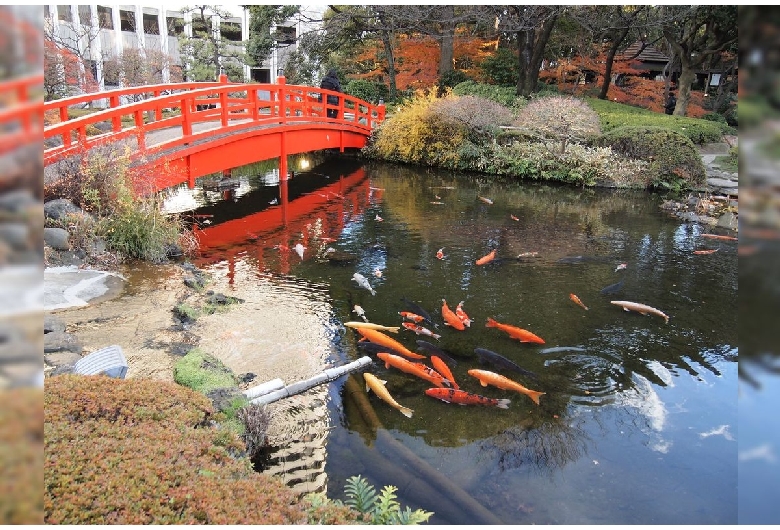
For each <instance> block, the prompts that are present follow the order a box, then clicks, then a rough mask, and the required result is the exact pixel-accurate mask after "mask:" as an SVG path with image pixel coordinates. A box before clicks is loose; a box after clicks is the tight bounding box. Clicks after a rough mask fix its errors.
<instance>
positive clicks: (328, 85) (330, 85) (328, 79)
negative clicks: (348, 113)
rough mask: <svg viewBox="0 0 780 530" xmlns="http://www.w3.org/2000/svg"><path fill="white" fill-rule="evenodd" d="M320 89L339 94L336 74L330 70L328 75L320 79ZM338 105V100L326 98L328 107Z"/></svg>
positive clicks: (339, 88) (339, 85) (334, 97)
mask: <svg viewBox="0 0 780 530" xmlns="http://www.w3.org/2000/svg"><path fill="white" fill-rule="evenodd" d="M320 88H324V89H326V90H335V91H336V92H341V83H340V82H339V78H338V77H336V72H334V71H333V70H331V71H330V72H328V75H326V76H325V77H323V78H322V81H321V82H320ZM338 104H339V98H337V97H336V96H330V95H329V96H328V105H338Z"/></svg>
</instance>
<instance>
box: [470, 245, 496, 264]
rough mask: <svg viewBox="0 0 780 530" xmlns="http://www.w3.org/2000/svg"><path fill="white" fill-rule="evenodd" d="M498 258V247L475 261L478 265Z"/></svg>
mask: <svg viewBox="0 0 780 530" xmlns="http://www.w3.org/2000/svg"><path fill="white" fill-rule="evenodd" d="M494 259H496V249H493V250H491V251H490V252H489V253H488V254H485V255H484V256H482V257H481V258H479V259H478V260H477V261H476V262H475V263H476V264H477V265H485V264H487V263H490V262H491V261H493V260H494Z"/></svg>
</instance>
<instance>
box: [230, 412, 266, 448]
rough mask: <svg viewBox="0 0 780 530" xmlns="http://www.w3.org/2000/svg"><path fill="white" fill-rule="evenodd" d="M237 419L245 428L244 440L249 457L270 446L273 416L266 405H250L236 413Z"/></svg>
mask: <svg viewBox="0 0 780 530" xmlns="http://www.w3.org/2000/svg"><path fill="white" fill-rule="evenodd" d="M236 418H237V419H238V421H240V422H241V424H242V425H243V426H244V434H243V435H242V439H243V440H244V445H246V452H247V454H249V457H250V458H252V457H254V455H255V454H256V453H257V452H258V451H259V450H261V449H263V448H264V447H266V446H267V445H268V425H269V424H270V423H271V415H270V414H269V412H268V410H267V409H266V407H265V406H264V405H258V404H254V403H250V404H248V405H246V406H244V407H242V408H241V409H239V410H238V411H237V413H236Z"/></svg>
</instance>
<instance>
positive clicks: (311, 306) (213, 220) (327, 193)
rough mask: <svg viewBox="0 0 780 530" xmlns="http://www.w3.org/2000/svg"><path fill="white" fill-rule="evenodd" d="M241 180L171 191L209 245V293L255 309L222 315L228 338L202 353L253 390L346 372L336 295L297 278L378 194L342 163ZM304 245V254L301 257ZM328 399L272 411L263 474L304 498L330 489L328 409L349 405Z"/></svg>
mask: <svg viewBox="0 0 780 530" xmlns="http://www.w3.org/2000/svg"><path fill="white" fill-rule="evenodd" d="M239 173H240V171H239V170H234V171H233V172H232V173H227V174H226V175H224V176H225V177H226V178H225V179H224V180H221V177H222V175H217V176H212V177H208V178H205V179H200V180H199V181H198V182H197V184H196V187H195V189H189V188H184V187H182V188H178V189H176V190H169V191H175V192H176V193H175V194H170V195H169V198H168V200H167V201H166V208H165V209H166V210H167V211H179V213H184V211H183V210H186V215H187V216H191V218H192V219H193V232H194V234H195V235H196V237H197V238H198V240H199V243H200V251H199V254H198V256H197V257H195V258H194V259H193V263H194V264H195V265H196V266H198V268H200V269H201V270H204V271H205V272H208V273H210V274H211V276H212V278H213V281H214V283H213V284H211V285H210V286H209V288H210V289H214V290H215V291H217V290H220V289H224V290H233V292H232V293H231V294H234V295H235V296H238V297H239V298H242V299H245V300H246V303H245V304H243V306H245V307H242V308H241V309H240V310H236V311H228V312H226V313H225V314H224V315H220V314H215V315H213V316H212V318H214V319H218V324H217V325H218V326H219V328H220V330H219V333H217V334H213V335H214V336H203V337H202V338H201V340H200V343H199V347H200V348H202V349H204V350H205V351H208V352H209V353H211V354H213V355H215V356H216V357H218V358H219V359H220V360H222V361H223V362H224V363H225V364H226V365H227V366H229V367H230V368H231V369H232V370H233V371H234V372H235V373H237V374H242V373H247V372H252V373H254V374H257V378H256V379H255V380H254V381H253V383H252V384H259V383H262V382H264V381H266V380H270V379H273V378H275V377H281V378H282V379H283V380H284V381H285V383H287V384H290V383H294V382H296V381H299V380H303V379H306V378H308V377H311V376H312V375H315V374H316V373H318V372H320V371H322V369H324V368H327V367H330V366H333V365H334V364H343V361H344V358H345V354H344V352H341V351H339V348H341V346H340V336H339V332H338V328H337V326H335V325H333V322H334V321H335V320H336V319H335V316H334V315H332V309H331V306H332V304H331V301H330V293H329V289H328V287H327V286H324V285H321V284H313V283H310V282H307V281H305V280H301V279H299V278H296V277H294V276H290V275H289V272H290V269H291V267H292V266H295V265H297V264H298V263H300V262H301V261H307V260H310V259H318V258H319V259H325V257H326V256H327V250H328V248H329V247H330V245H331V244H333V242H334V241H335V240H336V239H338V238H339V236H340V235H341V232H342V230H343V229H344V227H345V226H346V225H348V224H349V223H350V221H351V220H353V219H355V218H356V217H357V216H360V215H361V214H363V213H364V212H365V210H366V208H367V207H368V206H369V205H370V204H371V203H372V202H373V201H375V200H377V199H379V198H380V197H379V195H378V193H379V192H378V190H372V189H371V187H370V185H369V181H368V179H367V178H366V174H365V172H364V170H363V168H362V163H361V162H358V161H352V160H349V159H343V158H340V159H338V161H333V162H325V163H323V164H319V165H317V166H316V167H314V168H312V169H311V170H310V171H306V172H299V173H296V174H294V175H291V178H289V179H280V178H279V172H278V171H277V170H273V171H268V172H266V173H265V174H263V175H257V174H255V175H253V176H252V177H251V178H248V177H246V176H242V175H238V174H239ZM220 182H221V183H222V184H220ZM177 202H178V203H179V206H176V203H177ZM297 243H301V244H302V245H303V246H304V248H305V250H304V253H303V257H302V258H301V257H300V256H299V255H298V254H297V253H296V252H295V245H296V244H297ZM250 277H251V278H252V281H248V278H250ZM249 285H251V287H248V286H249ZM249 307H251V310H250V311H247V309H249ZM280 372H281V373H280ZM329 392H331V389H330V385H321V386H319V387H315V388H313V389H311V390H309V391H307V392H305V393H303V394H300V395H297V396H294V397H291V398H288V399H284V400H280V401H278V402H275V403H272V404H270V405H268V410H269V411H270V412H271V416H272V419H271V425H270V426H269V431H268V433H269V444H270V449H269V450H268V451H266V452H265V453H264V454H263V455H261V456H260V458H258V461H256V462H255V465H256V467H257V468H259V469H262V471H263V472H264V473H267V474H273V475H275V476H278V477H280V478H281V479H282V480H283V481H284V482H285V483H286V484H287V485H288V486H290V487H291V488H293V489H294V490H296V491H298V492H299V493H308V492H314V491H321V492H325V491H326V489H327V475H326V473H325V462H326V453H327V441H328V433H329V431H330V428H331V427H332V425H331V423H332V421H334V420H333V418H331V416H332V412H331V411H332V409H333V405H332V404H331V405H330V406H329V402H330V401H331V399H334V400H338V399H340V398H338V396H330V395H329ZM335 421H338V420H337V419H336V420H335Z"/></svg>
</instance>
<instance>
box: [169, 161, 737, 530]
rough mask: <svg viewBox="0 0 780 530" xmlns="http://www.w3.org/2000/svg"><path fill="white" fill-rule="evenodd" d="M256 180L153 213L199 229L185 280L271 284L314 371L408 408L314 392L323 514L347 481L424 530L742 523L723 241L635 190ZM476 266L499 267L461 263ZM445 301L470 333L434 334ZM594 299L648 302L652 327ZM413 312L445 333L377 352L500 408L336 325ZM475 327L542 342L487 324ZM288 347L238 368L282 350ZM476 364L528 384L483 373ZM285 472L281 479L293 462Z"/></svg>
mask: <svg viewBox="0 0 780 530" xmlns="http://www.w3.org/2000/svg"><path fill="white" fill-rule="evenodd" d="M296 163H297V162H296ZM291 167H299V166H297V165H292V164H291ZM258 168H259V166H255V167H249V168H239V169H236V170H234V171H233V174H232V179H233V180H234V181H235V185H234V186H232V187H229V188H228V187H225V188H224V189H222V190H220V191H216V192H209V191H207V190H204V189H203V188H202V187H201V185H200V184H199V186H198V187H196V189H195V190H186V189H178V190H175V193H171V194H170V199H169V201H168V208H169V210H170V211H187V212H188V214H192V217H191V218H192V219H194V220H195V221H196V224H197V225H198V226H197V228H195V232H196V234H197V235H198V236H199V238H200V240H201V245H202V249H201V253H200V255H199V256H198V258H197V259H196V260H194V261H195V264H196V265H198V267H200V268H202V269H204V270H206V271H208V272H211V273H213V274H215V275H218V276H221V277H223V278H228V279H229V281H228V283H229V285H230V286H231V288H232V289H233V290H234V291H235V292H234V293H230V294H235V295H236V296H241V293H243V292H250V291H253V290H255V289H256V288H257V285H256V284H258V283H264V284H268V283H269V282H271V283H273V286H274V293H275V295H274V296H278V298H279V300H280V301H281V300H284V299H286V298H287V299H289V300H295V301H296V302H295V307H296V308H297V310H299V311H301V312H303V313H307V314H310V315H316V319H314V322H315V323H314V324H312V323H311V322H312V320H311V319H308V320H306V322H308V324H307V327H311V326H314V327H319V328H320V330H321V333H320V335H321V337H324V339H323V340H325V341H326V342H327V344H328V345H327V346H326V347H324V348H323V349H322V350H321V351H318V352H315V354H314V355H316V356H317V358H318V359H320V360H321V362H322V363H324V364H326V365H328V366H330V365H339V364H345V363H346V362H349V361H352V360H355V359H357V358H359V357H362V356H364V355H368V356H370V357H372V359H373V360H374V362H373V364H372V365H370V366H369V367H368V368H367V369H366V370H365V371H366V372H370V373H372V374H374V375H376V376H377V377H378V378H380V379H381V380H384V381H386V388H387V389H388V391H389V392H390V394H391V395H392V396H393V397H394V398H395V400H396V401H398V402H399V403H400V404H401V405H403V406H405V407H408V408H410V409H412V410H413V411H414V412H413V415H412V417H411V418H408V417H406V416H404V415H403V414H401V413H400V412H399V411H398V410H396V409H395V408H392V407H391V406H390V405H388V404H387V403H385V402H383V401H381V400H380V399H379V398H378V397H377V396H376V395H374V394H373V393H370V394H365V383H364V381H363V377H362V374H361V373H356V374H353V375H351V376H345V377H342V378H341V379H339V380H337V381H335V382H332V383H330V384H328V385H327V388H326V389H325V390H323V389H320V391H321V392H324V393H325V394H324V396H323V401H324V403H325V404H324V405H323V407H324V408H325V409H326V410H325V411H323V414H322V416H321V418H320V420H321V421H324V422H325V423H326V424H327V427H323V428H320V430H321V435H322V437H323V442H322V443H323V444H324V448H325V451H324V452H323V453H322V456H321V458H322V459H323V460H324V461H323V463H322V467H321V469H319V471H318V473H317V476H318V478H317V480H318V481H319V482H318V483H317V484H318V485H317V487H318V488H321V487H322V484H323V477H324V484H325V486H324V487H325V488H326V489H327V492H328V495H329V496H330V497H335V498H342V499H343V498H344V493H343V490H344V485H345V483H346V480H347V479H348V478H349V477H351V476H354V475H358V474H359V475H361V476H363V477H365V478H366V479H368V480H369V482H370V483H371V484H373V485H374V486H375V487H376V488H377V490H379V489H381V488H382V487H383V486H385V485H388V484H392V485H395V486H397V487H398V488H399V490H398V492H397V493H398V500H399V502H401V504H402V506H409V507H411V508H413V509H416V508H420V509H423V510H426V511H429V512H434V515H433V516H432V517H431V519H430V520H429V522H430V523H433V524H496V523H505V524H735V523H736V522H737V462H738V459H737V439H736V437H737V409H738V406H737V394H738V371H737V357H738V348H737V306H738V304H737V283H738V273H737V244H736V241H730V240H718V239H710V238H706V237H702V235H703V234H705V233H714V232H715V229H712V228H709V227H705V226H700V225H694V224H684V223H681V222H680V221H679V220H677V219H675V218H672V217H670V216H669V215H668V214H667V213H665V212H663V211H662V210H661V209H660V208H659V205H660V203H661V202H662V200H663V197H661V196H658V195H654V194H650V193H645V192H627V191H619V190H591V189H579V188H571V187H558V186H550V185H545V184H540V183H529V182H522V183H520V182H512V181H508V180H496V179H490V178H486V177H478V176H474V175H466V174H456V173H451V172H443V171H438V170H432V169H425V168H411V167H403V166H395V165H387V164H375V163H371V164H365V163H364V162H361V161H357V160H354V159H349V158H336V159H330V160H327V161H326V162H323V163H321V164H319V165H316V166H315V167H312V168H311V169H308V170H305V171H301V172H299V173H296V174H295V175H294V177H293V178H292V179H291V180H290V181H289V182H288V183H287V184H286V185H282V184H281V183H280V182H279V180H278V173H275V172H274V171H268V170H267V169H258ZM211 184H212V185H213V182H212V183H211ZM721 233H722V234H725V233H723V232H721ZM726 235H733V234H726ZM297 243H300V244H301V245H303V247H304V250H303V257H302V258H301V257H300V256H299V255H298V253H297V252H296V251H295V245H296V244H297ZM493 250H495V259H493V260H492V261H490V262H489V263H487V264H484V265H477V264H476V261H477V260H478V259H480V258H482V257H483V256H486V255H488V254H489V253H490V252H491V251H493ZM699 250H715V252H713V253H709V254H701V253H695V251H699ZM439 251H441V253H440V254H439V256H437V254H438V253H439ZM355 273H359V274H361V275H363V276H364V277H365V278H366V279H367V280H368V282H369V284H370V286H371V288H372V289H373V290H374V292H375V294H372V293H371V292H369V290H367V289H365V288H361V287H360V286H359V285H358V283H357V282H356V281H355V280H354V279H353V275H354V274H355ZM605 289H606V292H605ZM571 294H575V295H576V296H577V297H579V299H580V300H581V302H582V303H583V304H584V305H585V306H586V307H587V310H586V309H584V308H583V307H581V306H580V305H577V304H575V303H574V302H573V301H572V300H571V299H570V295H571ZM288 295H289V296H288ZM443 300H446V302H447V304H448V306H449V307H450V308H452V309H453V310H454V309H455V307H456V306H457V305H458V303H459V302H461V301H462V302H463V306H462V307H463V309H464V310H465V312H466V313H467V314H468V316H469V317H470V318H471V320H472V323H471V325H470V326H469V327H466V328H465V329H464V330H457V329H455V328H453V327H451V326H448V325H446V324H445V322H444V319H443V318H442V312H441V308H442V301H443ZM611 301H631V302H637V303H641V304H646V305H649V306H652V307H654V308H657V309H658V310H660V311H662V312H663V313H664V314H666V315H667V316H668V317H669V319H668V323H667V322H666V321H665V319H664V318H663V317H661V316H657V315H653V314H651V315H643V314H639V313H637V312H633V311H631V312H629V311H624V310H623V309H622V308H621V307H619V306H617V305H614V304H612V303H611ZM409 302H412V303H413V304H416V306H419V307H421V308H422V309H424V310H425V311H427V312H428V313H429V314H430V317H431V321H432V323H433V324H434V325H435V326H434V325H431V324H423V325H424V326H425V327H426V328H428V329H430V330H432V331H433V332H434V333H436V334H437V335H440V337H438V338H434V337H429V336H425V335H416V334H415V333H414V332H411V331H408V330H405V329H403V328H402V329H401V330H400V331H399V332H398V333H397V334H392V333H387V335H388V336H390V337H392V338H394V339H395V340H397V341H399V342H400V343H402V344H403V345H404V346H406V347H407V348H408V349H410V350H412V351H415V352H419V353H423V354H424V355H426V357H427V353H426V352H424V351H423V350H422V349H421V347H420V345H419V343H418V342H417V341H421V340H422V341H426V342H428V343H432V344H434V345H435V346H437V347H438V348H441V349H442V350H443V351H444V352H445V354H446V356H447V357H448V360H449V367H450V369H451V371H452V375H453V377H454V379H455V382H456V383H457V384H458V385H459V386H460V388H461V389H462V390H466V391H468V392H472V393H476V394H480V395H483V396H486V397H489V398H498V399H509V400H510V404H509V405H508V407H507V408H506V409H504V408H498V407H492V406H466V405H457V404H451V403H445V402H444V401H441V400H438V399H435V398H433V397H430V396H428V395H426V394H425V390H426V389H428V388H431V387H432V386H433V385H431V384H430V383H428V382H427V381H424V380H423V379H421V378H418V377H415V376H412V375H409V374H407V373H404V372H402V371H400V370H398V369H396V368H394V367H386V366H385V365H384V364H383V363H382V362H381V361H380V360H379V359H378V358H377V357H376V353H375V352H374V351H371V350H369V349H365V348H363V347H361V346H359V344H358V339H359V338H360V336H359V334H358V333H357V332H356V331H355V330H354V329H351V328H347V327H345V326H344V322H348V321H355V320H359V319H360V317H359V316H358V314H356V313H355V312H354V309H355V306H360V308H362V310H364V311H365V316H366V318H367V320H369V321H370V322H373V323H378V324H382V325H387V326H400V325H401V322H402V317H401V316H400V315H399V312H402V311H413V312H414V311H415V309H414V306H412V305H410V304H409ZM280 303H282V302H280ZM418 312H419V311H418ZM488 318H491V319H494V320H496V321H498V322H500V323H505V324H510V325H512V326H516V327H519V328H522V329H525V330H528V331H531V332H532V333H534V334H535V335H537V336H539V337H541V338H542V339H543V340H544V344H537V343H529V342H520V341H518V340H516V339H513V338H511V337H510V336H509V335H508V334H507V333H505V332H504V331H502V330H500V329H497V328H492V327H487V326H486V325H485V324H486V322H487V320H488ZM244 332H245V334H251V330H244ZM302 333H312V329H306V330H302ZM291 340H294V338H290V337H285V338H284V339H280V340H279V343H278V344H273V343H271V344H270V346H269V347H267V348H255V349H254V350H252V351H253V353H251V354H244V356H245V357H246V358H244V359H242V362H245V366H246V367H251V366H253V363H254V364H257V363H258V362H259V360H260V359H259V358H260V357H264V356H268V355H272V354H278V352H283V351H287V350H286V349H285V348H286V347H287V346H288V343H289V342H290V341H291ZM271 342H272V341H271ZM477 348H482V349H486V350H490V351H492V352H495V353H497V354H499V355H501V356H502V357H505V358H506V359H509V360H511V361H513V362H514V363H516V364H517V365H519V366H520V367H522V369H524V370H525V371H526V372H531V373H532V374H533V376H530V375H527V373H526V374H523V373H518V372H513V371H509V370H507V369H504V368H500V367H496V366H494V365H490V364H481V363H480V360H479V358H478V356H477V355H476V353H475V350H476V349H477ZM252 355H255V356H257V357H258V358H255V359H253V358H251V356H252ZM422 362H424V363H426V364H428V365H430V360H429V359H428V358H426V359H424V360H423V361H422ZM475 368H477V369H483V370H490V371H493V372H496V373H499V374H501V375H504V376H506V377H508V378H510V379H513V380H514V381H516V382H519V383H521V384H522V385H523V386H525V387H526V388H529V389H533V390H537V391H541V392H544V394H543V395H542V396H541V397H540V398H539V404H538V405H537V404H535V403H534V402H533V401H532V400H531V399H530V398H529V397H527V396H526V395H523V394H521V393H518V392H514V391H509V390H502V389H499V388H496V387H494V386H487V387H483V386H481V385H480V383H479V381H478V380H477V379H476V378H475V377H474V376H472V375H470V374H469V373H468V371H469V370H470V369H475ZM246 371H251V370H249V369H247V370H246ZM272 378H273V375H271V376H270V377H264V378H263V379H264V380H268V379H272ZM349 378H353V380H352V382H349ZM356 388H359V389H360V392H359V393H360V394H362V395H361V396H359V397H356V396H355V394H356V393H357V392H356V390H355V389H356ZM366 397H367V399H368V403H369V404H370V405H371V407H370V408H371V409H372V410H373V412H366V410H365V406H364V405H365V399H366ZM303 452H305V451H303V450H302V451H301V453H299V456H300V455H301V454H302V453H303ZM270 458H271V459H273V458H275V457H274V456H273V455H271V457H270ZM279 458H282V457H279ZM283 458H287V459H288V461H287V462H286V464H285V465H286V466H287V467H288V468H294V467H295V462H294V461H293V460H294V459H295V458H296V456H295V455H293V456H289V454H288V455H287V456H285V457H283ZM286 479H287V480H288V481H289V482H292V481H293V480H292V479H291V478H290V477H286ZM301 480H304V481H305V480H307V479H305V478H304V479H301V478H300V477H298V478H296V479H295V481H299V482H300V481H301ZM312 480H314V479H312Z"/></svg>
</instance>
